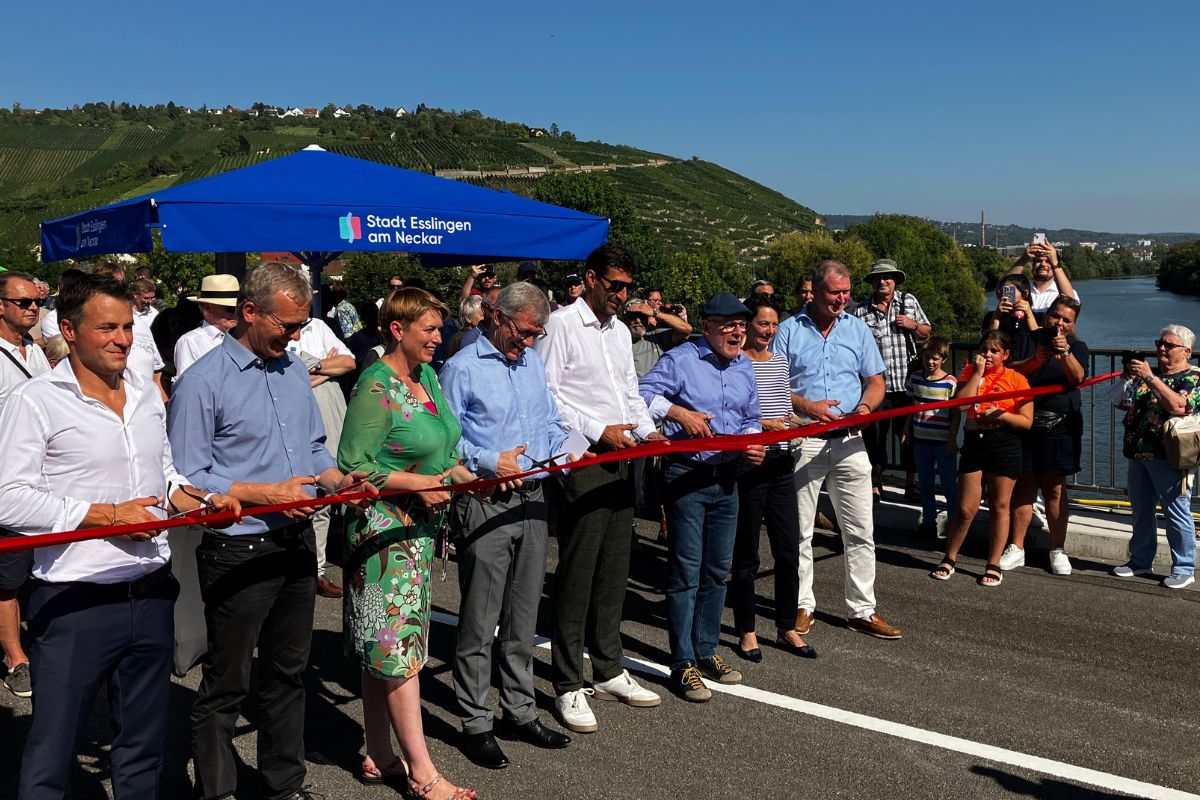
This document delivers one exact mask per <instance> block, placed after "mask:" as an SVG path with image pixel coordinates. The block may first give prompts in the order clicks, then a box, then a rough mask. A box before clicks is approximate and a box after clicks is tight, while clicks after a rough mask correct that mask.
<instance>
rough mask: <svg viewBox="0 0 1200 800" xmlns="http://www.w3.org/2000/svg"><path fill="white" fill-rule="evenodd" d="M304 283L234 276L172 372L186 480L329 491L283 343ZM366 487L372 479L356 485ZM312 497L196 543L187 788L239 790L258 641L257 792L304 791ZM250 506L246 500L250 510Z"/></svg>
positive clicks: (176, 439)
mask: <svg viewBox="0 0 1200 800" xmlns="http://www.w3.org/2000/svg"><path fill="white" fill-rule="evenodd" d="M311 304H312V287H311V285H310V284H309V282H308V278H307V277H305V276H304V274H303V273H302V272H300V271H299V270H298V269H296V268H295V267H291V266H288V265H287V264H282V263H279V262H276V261H267V262H264V263H262V264H261V265H259V266H258V267H257V268H256V269H255V270H254V271H253V272H251V273H250V275H249V277H248V278H247V279H246V280H245V281H244V282H243V283H242V286H241V291H240V294H239V296H238V305H237V324H236V325H235V326H234V328H233V329H232V330H231V331H229V333H228V334H226V336H225V337H224V338H223V339H222V340H221V342H220V344H218V345H217V346H216V347H215V348H213V349H212V350H211V351H209V352H208V353H206V354H205V355H203V356H201V357H200V359H199V360H197V361H196V363H195V364H193V365H192V366H190V367H189V368H188V370H187V372H185V373H184V374H183V375H182V376H181V377H180V379H179V381H178V382H177V383H176V384H175V391H174V393H173V394H172V397H171V408H170V415H169V420H168V431H169V433H170V436H171V446H172V448H173V449H174V452H175V454H176V456H175V464H176V466H177V467H178V468H179V471H180V472H181V473H183V474H184V475H186V476H187V478H188V481H189V482H190V483H191V484H193V485H194V486H197V487H200V488H201V489H203V490H204V491H208V492H222V493H226V494H229V495H232V496H233V497H236V498H237V499H238V500H240V501H241V502H242V503H243V504H245V505H246V506H265V505H275V504H280V503H290V502H300V501H305V500H308V499H309V498H311V497H312V496H313V494H314V493H315V492H316V491H320V490H324V491H327V492H338V491H341V490H343V489H345V488H346V487H347V486H349V485H351V484H353V483H355V482H356V481H358V480H359V479H360V478H361V477H362V476H360V475H343V474H342V473H341V472H340V471H339V470H338V468H337V464H336V462H335V460H334V458H333V456H332V455H330V453H329V451H328V450H327V449H326V448H325V428H324V426H323V425H322V423H321V415H320V410H319V409H318V407H317V402H316V400H315V398H314V397H313V393H312V389H311V386H310V380H309V369H308V368H307V367H306V366H305V365H304V362H303V361H301V360H300V358H298V357H296V356H293V355H292V354H291V353H289V352H288V347H289V345H291V344H292V342H294V341H297V340H298V339H299V338H300V332H301V330H303V328H304V327H305V326H306V325H307V324H308V323H309V320H310V317H309V311H310V309H311ZM363 488H364V490H365V491H367V492H373V491H374V487H371V486H369V485H368V486H364V487H363ZM314 510H315V509H314V508H312V507H308V506H301V507H299V508H293V509H290V510H287V511H282V512H273V513H269V514H258V515H254V516H246V517H243V518H242V520H241V521H240V522H239V523H238V524H236V525H234V526H232V527H230V528H229V530H228V531H226V532H221V533H218V532H216V531H211V530H205V532H204V538H203V540H202V541H201V543H200V545H199V546H198V547H197V548H196V564H197V569H198V573H199V581H200V594H201V597H202V599H203V601H204V619H205V622H206V623H207V628H208V652H207V653H206V654H205V656H204V661H203V670H204V671H203V676H202V678H201V681H200V689H199V692H198V693H197V697H196V703H195V705H194V706H193V708H192V750H193V756H194V763H195V775H196V778H195V781H196V783H195V791H194V797H195V798H196V800H213V799H214V798H223V797H226V796H229V795H232V794H234V793H235V792H237V790H238V786H237V776H238V759H237V756H236V754H235V752H234V748H233V736H234V729H235V727H236V724H237V720H238V716H239V714H240V708H241V704H242V702H243V701H244V700H245V698H246V697H247V695H248V694H249V693H250V681H251V669H250V666H251V660H252V656H253V653H254V651H255V649H256V648H257V650H258V670H257V692H256V697H257V706H258V713H257V715H256V716H257V720H256V721H257V726H258V771H259V774H260V776H261V779H262V784H263V791H262V795H263V797H265V798H270V800H284V799H285V798H286V799H287V800H307V798H309V797H310V794H309V793H308V791H307V790H306V789H305V788H304V778H305V775H306V767H305V764H304V704H305V700H304V682H303V675H304V670H305V667H306V666H307V663H308V652H309V646H310V644H311V640H312V626H313V610H314V605H315V597H316V587H317V557H316V542H315V534H314V531H313V526H312V521H311V517H312V515H313V512H314ZM251 513H253V510H251Z"/></svg>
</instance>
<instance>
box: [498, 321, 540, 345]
mask: <svg viewBox="0 0 1200 800" xmlns="http://www.w3.org/2000/svg"><path fill="white" fill-rule="evenodd" d="M506 319H507V320H508V326H509V327H510V328H512V331H513V333H515V334H516V335H517V337H518V338H519V339H521V340H522V341H529V340H530V339H532V340H533V341H535V342H537V341H540V340H542V339H544V338H546V332H545V331H525V330H521V329H520V328H518V327H517V323H516V322H514V321H513V319H512V317H507V318H506Z"/></svg>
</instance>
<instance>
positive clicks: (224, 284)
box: [175, 275, 241, 378]
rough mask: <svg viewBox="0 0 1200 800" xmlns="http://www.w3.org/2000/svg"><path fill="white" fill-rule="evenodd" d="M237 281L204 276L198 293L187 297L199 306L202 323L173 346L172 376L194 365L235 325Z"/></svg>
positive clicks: (215, 276) (178, 374) (223, 277)
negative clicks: (173, 364) (202, 317)
mask: <svg viewBox="0 0 1200 800" xmlns="http://www.w3.org/2000/svg"><path fill="white" fill-rule="evenodd" d="M240 288H241V287H240V285H239V284H238V279H237V278H236V277H234V276H233V275H208V276H205V278H204V280H202V281H200V291H199V292H198V293H196V294H193V295H188V298H187V299H188V300H191V301H192V302H193V303H199V304H200V313H201V314H203V315H204V322H202V323H200V327H199V328H195V329H193V330H190V331H188V332H187V333H185V334H184V335H183V336H180V337H179V341H177V342H176V343H175V377H176V378H178V377H179V376H180V375H182V374H183V371H184V370H185V369H187V368H188V367H190V366H191V365H192V364H195V363H196V361H197V360H198V359H199V358H200V356H202V355H204V354H205V353H207V352H208V351H209V350H212V349H213V348H214V347H216V346H217V345H219V344H220V343H221V340H222V339H223V338H225V334H226V333H227V332H228V331H229V330H231V329H232V328H233V326H234V325H236V324H237V314H236V313H235V312H234V309H235V308H236V307H237V298H238V290H239V289H240Z"/></svg>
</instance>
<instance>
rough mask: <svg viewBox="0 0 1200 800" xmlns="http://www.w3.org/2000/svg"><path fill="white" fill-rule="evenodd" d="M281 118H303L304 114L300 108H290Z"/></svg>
mask: <svg viewBox="0 0 1200 800" xmlns="http://www.w3.org/2000/svg"><path fill="white" fill-rule="evenodd" d="M279 116H280V117H303V116H304V112H303V111H301V110H300V109H298V108H289V109H288V110H287V111H284V112H283V113H282V114H280V115H279Z"/></svg>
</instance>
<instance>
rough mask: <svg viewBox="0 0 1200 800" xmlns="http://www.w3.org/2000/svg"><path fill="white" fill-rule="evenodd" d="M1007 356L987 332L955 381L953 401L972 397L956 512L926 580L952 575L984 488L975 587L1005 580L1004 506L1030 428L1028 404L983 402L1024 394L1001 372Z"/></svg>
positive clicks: (1003, 340)
mask: <svg viewBox="0 0 1200 800" xmlns="http://www.w3.org/2000/svg"><path fill="white" fill-rule="evenodd" d="M1011 354H1012V342H1011V340H1010V339H1009V336H1008V334H1006V333H1004V332H1002V331H992V332H991V333H988V334H987V335H985V336H984V337H983V339H982V340H981V341H980V342H979V352H978V353H976V354H975V359H974V361H973V362H972V363H971V364H968V365H967V366H966V367H965V368H964V369H963V371H962V373H961V374H960V375H959V376H958V393H957V396H958V397H976V398H978V400H979V402H976V403H975V404H973V405H971V406H969V407H968V408H967V424H966V426H965V429H964V432H963V446H962V450H961V451H959V458H958V497H957V499H956V504H957V508H956V510H955V512H954V518H953V520H952V522H951V525H950V530H949V531H948V532H947V535H946V555H945V556H944V557H943V558H942V561H941V563H940V564H938V565H937V568H936V569H934V570H933V572H931V573H929V577H931V578H935V579H937V580H939V581H944V580H947V579H949V578H950V576H951V575H953V574H954V571H955V566H956V563H957V562H956V559H957V558H958V551H959V549H960V548H961V547H962V543H963V540H964V539H966V538H967V531H968V530H969V529H970V527H971V523H972V522H974V521H975V515H976V514H977V513H978V512H979V503H980V499H981V498H982V495H983V482H984V481H985V480H986V481H987V489H988V529H989V532H990V534H991V536H990V541H989V545H988V560H987V565H986V566H985V567H984V572H983V575H981V576H980V577H979V585H980V586H984V587H988V588H992V587H996V586H999V585H1000V582H1001V581H1003V580H1004V573H1003V572H1001V570H1000V565H999V563H998V562H999V561H1000V554H1001V552H1002V551H1003V550H1004V544H1005V542H1006V541H1007V540H1008V524H1009V502H1010V500H1011V499H1012V491H1013V486H1014V484H1016V482H1017V477H1018V476H1019V475H1020V474H1021V436H1020V434H1021V432H1023V431H1027V430H1029V428H1030V426H1031V425H1032V424H1033V403H1032V402H1031V401H1030V400H1029V399H1028V398H1026V399H1023V400H1022V399H1009V400H996V401H992V402H988V400H987V396H988V395H994V394H1002V393H1005V392H1013V391H1019V390H1022V389H1028V388H1029V381H1027V380H1026V379H1025V376H1024V375H1022V374H1021V373H1019V372H1017V371H1016V370H1014V369H1010V368H1009V367H1008V366H1006V363H1007V361H1008V360H1009V357H1010V356H1011Z"/></svg>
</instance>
